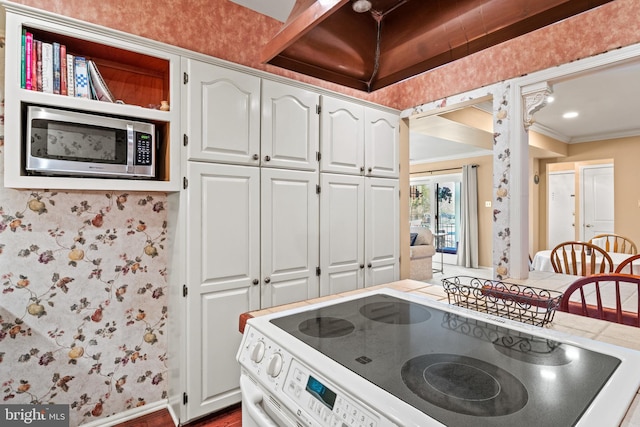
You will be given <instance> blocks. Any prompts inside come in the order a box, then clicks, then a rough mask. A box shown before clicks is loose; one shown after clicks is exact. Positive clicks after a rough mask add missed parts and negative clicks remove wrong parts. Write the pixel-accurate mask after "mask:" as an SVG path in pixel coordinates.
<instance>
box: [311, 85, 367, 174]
mask: <svg viewBox="0 0 640 427" xmlns="http://www.w3.org/2000/svg"><path fill="white" fill-rule="evenodd" d="M321 121H322V132H321V152H322V158H321V160H320V170H321V171H322V172H336V173H344V174H350V175H362V174H363V173H364V107H363V106H362V105H358V104H355V103H353V102H348V101H344V100H341V99H336V98H331V97H329V96H323V97H322V113H321Z"/></svg>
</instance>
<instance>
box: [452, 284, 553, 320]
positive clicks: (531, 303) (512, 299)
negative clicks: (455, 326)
mask: <svg viewBox="0 0 640 427" xmlns="http://www.w3.org/2000/svg"><path fill="white" fill-rule="evenodd" d="M442 285H443V287H444V290H445V292H446V293H447V297H448V298H449V304H453V305H457V306H459V307H464V308H469V309H472V310H475V311H480V312H483V313H488V314H492V315H496V316H500V317H506V318H508V319H511V320H516V321H518V322H523V323H530V324H532V325H536V326H544V325H546V324H547V323H549V322H551V321H552V320H553V316H554V314H555V311H556V309H557V308H558V307H559V306H560V300H561V299H562V293H561V292H557V291H552V290H548V289H541V288H534V287H532V286H524V285H516V284H514V283H507V282H501V281H497V280H490V279H480V278H477V277H468V276H455V277H448V278H445V279H442Z"/></svg>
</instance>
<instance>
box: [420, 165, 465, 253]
mask: <svg viewBox="0 0 640 427" xmlns="http://www.w3.org/2000/svg"><path fill="white" fill-rule="evenodd" d="M461 181H462V174H461V173H457V174H451V175H438V176H429V177H419V178H412V179H411V185H410V187H409V204H410V205H409V215H410V216H409V218H410V221H411V225H412V226H422V227H427V228H429V229H430V230H431V231H432V232H433V234H434V236H435V238H436V241H435V243H436V248H437V251H438V252H444V253H449V254H455V253H457V250H458V242H459V241H460V182H461Z"/></svg>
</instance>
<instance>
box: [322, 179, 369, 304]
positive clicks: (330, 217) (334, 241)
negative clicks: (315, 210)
mask: <svg viewBox="0 0 640 427" xmlns="http://www.w3.org/2000/svg"><path fill="white" fill-rule="evenodd" d="M364 180H365V178H364V177H362V176H352V175H338V174H330V173H323V174H322V178H321V181H322V183H321V186H320V188H321V190H322V191H321V192H320V235H321V236H322V238H321V239H320V268H321V271H322V274H321V275H320V296H325V295H331V294H335V293H340V292H347V291H352V290H354V289H358V288H362V287H363V286H364V239H365V235H364V217H365V212H364Z"/></svg>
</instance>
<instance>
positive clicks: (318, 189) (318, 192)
mask: <svg viewBox="0 0 640 427" xmlns="http://www.w3.org/2000/svg"><path fill="white" fill-rule="evenodd" d="M316 194H320V184H316Z"/></svg>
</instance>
